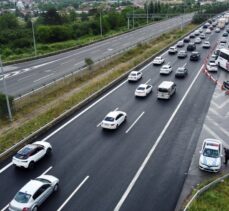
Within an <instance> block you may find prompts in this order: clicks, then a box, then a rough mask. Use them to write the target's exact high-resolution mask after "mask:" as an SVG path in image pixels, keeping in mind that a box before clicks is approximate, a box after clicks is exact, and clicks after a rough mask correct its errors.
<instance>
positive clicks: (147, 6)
mask: <svg viewBox="0 0 229 211" xmlns="http://www.w3.org/2000/svg"><path fill="white" fill-rule="evenodd" d="M146 12H147V24H148V23H149V5H148V1H146Z"/></svg>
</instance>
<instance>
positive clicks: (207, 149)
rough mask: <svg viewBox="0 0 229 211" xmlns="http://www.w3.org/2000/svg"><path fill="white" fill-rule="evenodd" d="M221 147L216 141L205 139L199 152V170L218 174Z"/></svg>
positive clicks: (221, 152) (219, 142)
mask: <svg viewBox="0 0 229 211" xmlns="http://www.w3.org/2000/svg"><path fill="white" fill-rule="evenodd" d="M222 156H223V145H222V143H221V141H219V140H217V139H205V140H204V142H203V145H202V148H201V151H200V159H199V168H200V169H201V170H204V171H209V172H218V171H220V169H221V165H222Z"/></svg>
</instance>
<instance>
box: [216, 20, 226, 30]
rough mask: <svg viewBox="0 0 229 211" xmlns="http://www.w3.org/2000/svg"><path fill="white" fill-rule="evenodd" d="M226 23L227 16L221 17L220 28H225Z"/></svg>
mask: <svg viewBox="0 0 229 211" xmlns="http://www.w3.org/2000/svg"><path fill="white" fill-rule="evenodd" d="M225 23H226V19H225V18H220V19H219V20H218V27H219V28H220V29H223V28H224V27H225Z"/></svg>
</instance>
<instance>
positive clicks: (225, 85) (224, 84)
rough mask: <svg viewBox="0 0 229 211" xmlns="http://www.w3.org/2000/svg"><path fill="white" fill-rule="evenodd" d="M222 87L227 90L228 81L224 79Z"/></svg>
mask: <svg viewBox="0 0 229 211" xmlns="http://www.w3.org/2000/svg"><path fill="white" fill-rule="evenodd" d="M223 87H224V88H225V89H228V90H229V81H224V82H223Z"/></svg>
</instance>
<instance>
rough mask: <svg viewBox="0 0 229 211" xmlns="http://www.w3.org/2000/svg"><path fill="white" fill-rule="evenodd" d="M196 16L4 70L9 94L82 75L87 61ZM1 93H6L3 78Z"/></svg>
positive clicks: (96, 58) (185, 17) (104, 56)
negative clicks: (73, 74) (76, 74)
mask: <svg viewBox="0 0 229 211" xmlns="http://www.w3.org/2000/svg"><path fill="white" fill-rule="evenodd" d="M191 18H192V14H186V15H184V16H183V21H182V19H181V17H175V18H171V19H168V20H165V21H162V22H159V23H156V24H153V25H149V26H146V27H143V28H140V29H138V30H135V31H132V32H129V33H126V34H122V35H120V36H117V37H113V38H110V39H107V40H104V41H101V42H97V43H94V44H92V45H89V46H85V47H82V48H79V49H76V50H72V51H68V52H65V53H61V54H58V55H54V56H50V57H46V58H42V59H37V60H33V61H28V62H23V63H18V64H14V65H8V66H5V67H4V72H5V79H6V84H7V94H9V95H11V96H14V97H18V96H21V95H25V94H27V93H29V92H31V91H32V90H36V89H39V88H40V87H42V86H44V85H45V84H48V83H51V82H53V81H54V80H57V79H59V78H61V77H63V76H64V75H68V74H70V73H72V72H77V71H80V70H79V68H82V67H83V66H84V65H85V63H84V59H85V58H88V57H89V58H91V59H92V60H93V61H94V62H96V61H98V60H101V59H103V58H107V57H109V56H111V55H114V54H116V53H118V52H120V51H123V50H125V49H127V48H129V47H131V46H133V45H135V44H137V43H138V42H141V41H144V40H147V39H150V38H155V37H158V36H159V35H161V34H162V33H165V32H168V31H170V30H172V29H174V28H179V27H181V24H182V22H183V24H187V23H189V22H190V21H191ZM0 91H1V92H4V88H3V81H2V77H1V78H0Z"/></svg>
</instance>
